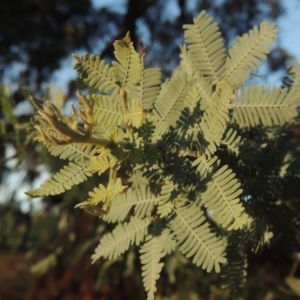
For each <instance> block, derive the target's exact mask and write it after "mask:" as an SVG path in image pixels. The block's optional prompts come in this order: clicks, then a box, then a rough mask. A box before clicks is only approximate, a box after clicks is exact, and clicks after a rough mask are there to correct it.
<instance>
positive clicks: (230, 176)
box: [201, 165, 248, 231]
mask: <svg viewBox="0 0 300 300" xmlns="http://www.w3.org/2000/svg"><path fill="white" fill-rule="evenodd" d="M240 187H241V184H240V183H239V182H238V180H237V179H236V175H235V174H234V173H233V172H232V170H231V169H229V168H228V166H227V165H225V166H222V167H221V168H220V169H218V170H217V171H216V172H215V173H214V174H213V175H212V178H211V180H210V181H209V183H208V186H207V189H206V190H205V192H203V193H202V195H201V201H202V203H203V204H204V206H205V207H206V208H207V209H208V210H209V211H212V213H213V217H214V219H215V221H216V222H217V223H219V224H220V225H222V226H223V227H224V228H226V229H227V230H228V231H229V230H237V229H242V228H243V227H245V225H246V223H247V221H248V215H247V214H246V213H245V212H244V210H245V208H244V207H243V205H242V203H241V200H240V199H239V196H240V195H241V193H242V189H241V188H240Z"/></svg>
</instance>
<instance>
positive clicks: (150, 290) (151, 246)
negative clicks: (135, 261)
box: [140, 233, 166, 300]
mask: <svg viewBox="0 0 300 300" xmlns="http://www.w3.org/2000/svg"><path fill="white" fill-rule="evenodd" d="M165 234H166V233H165ZM165 234H161V235H157V236H156V235H155V236H153V235H151V234H149V235H148V236H147V237H146V240H145V243H144V244H143V246H142V247H141V248H140V254H141V256H140V258H141V263H142V277H143V283H144V287H145V290H146V292H147V300H154V293H155V292H156V281H157V279H158V278H159V274H160V272H161V270H162V267H163V265H164V264H163V263H162V262H160V260H161V259H162V258H163V257H164V256H165V255H166V252H165V251H164V248H165V245H164V243H165Z"/></svg>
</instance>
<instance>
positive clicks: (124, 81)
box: [112, 33, 143, 94]
mask: <svg viewBox="0 0 300 300" xmlns="http://www.w3.org/2000/svg"><path fill="white" fill-rule="evenodd" d="M114 48H115V51H114V54H115V57H116V59H117V60H118V61H117V62H116V61H113V69H112V70H113V74H114V80H115V82H116V83H117V84H118V85H119V86H120V87H122V88H124V89H125V91H126V92H127V93H128V94H130V92H131V91H132V90H135V88H136V86H137V85H138V84H139V83H140V80H141V78H142V69H143V68H142V62H141V57H140V55H139V54H138V53H137V52H136V51H135V49H134V47H133V43H132V41H131V39H130V36H129V33H127V35H126V37H125V38H124V39H123V40H117V41H115V42H114Z"/></svg>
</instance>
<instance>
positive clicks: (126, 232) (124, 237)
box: [92, 216, 150, 263]
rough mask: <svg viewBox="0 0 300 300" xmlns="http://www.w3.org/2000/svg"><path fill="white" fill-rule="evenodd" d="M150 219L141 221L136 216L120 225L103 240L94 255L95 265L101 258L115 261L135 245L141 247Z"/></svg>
mask: <svg viewBox="0 0 300 300" xmlns="http://www.w3.org/2000/svg"><path fill="white" fill-rule="evenodd" d="M149 224H150V219H149V218H147V219H140V218H137V217H135V216H133V217H131V218H130V221H129V222H124V223H119V224H118V225H117V226H116V227H115V229H114V230H113V231H112V232H111V233H107V234H106V235H105V236H104V237H103V238H101V240H100V243H99V245H98V246H97V248H96V249H95V253H94V254H93V255H92V262H93V263H94V262H95V261H96V260H98V259H99V258H100V257H104V258H108V259H115V258H117V257H118V256H119V255H121V254H123V253H124V252H125V251H126V250H128V249H129V247H130V246H131V245H133V244H135V245H137V246H138V245H140V243H141V242H142V241H143V240H144V239H145V236H146V234H147V231H148V230H147V228H148V226H149Z"/></svg>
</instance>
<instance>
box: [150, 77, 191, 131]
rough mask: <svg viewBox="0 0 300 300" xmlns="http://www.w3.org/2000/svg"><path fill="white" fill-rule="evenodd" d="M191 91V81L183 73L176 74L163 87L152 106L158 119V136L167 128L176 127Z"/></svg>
mask: <svg viewBox="0 0 300 300" xmlns="http://www.w3.org/2000/svg"><path fill="white" fill-rule="evenodd" d="M191 89H192V81H191V80H189V79H188V77H187V75H186V74H185V73H184V72H182V73H178V74H177V75H175V76H174V77H172V78H171V79H170V81H169V82H168V83H167V84H166V85H164V87H163V89H162V90H161V93H160V94H159V96H158V98H157V100H156V101H155V104H154V108H155V111H154V113H155V115H156V116H157V118H158V124H157V129H156V131H157V132H158V134H159V135H161V134H163V133H164V131H166V130H167V129H168V127H169V126H175V125H176V121H177V120H178V118H179V116H180V113H181V110H182V109H183V107H184V102H185V99H186V97H187V95H188V93H189V91H190V90H191Z"/></svg>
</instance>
